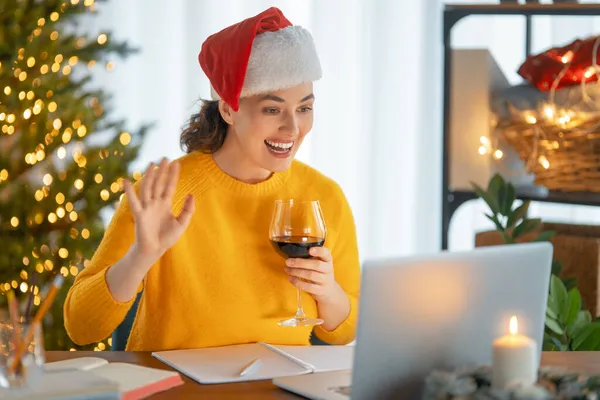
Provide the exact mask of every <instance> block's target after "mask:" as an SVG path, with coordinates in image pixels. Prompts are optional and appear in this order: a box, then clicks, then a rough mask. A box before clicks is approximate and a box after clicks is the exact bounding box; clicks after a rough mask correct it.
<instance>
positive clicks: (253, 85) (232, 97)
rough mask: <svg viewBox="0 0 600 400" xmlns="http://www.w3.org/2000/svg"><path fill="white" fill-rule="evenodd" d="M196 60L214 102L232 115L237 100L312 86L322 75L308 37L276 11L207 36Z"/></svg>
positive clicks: (266, 12)
mask: <svg viewBox="0 0 600 400" xmlns="http://www.w3.org/2000/svg"><path fill="white" fill-rule="evenodd" d="M198 61H199V62H200V66H201V67H202V70H203V71H204V73H205V74H206V76H207V77H208V79H209V80H210V83H211V92H212V98H213V100H218V99H223V100H224V101H225V102H226V103H227V104H229V106H231V107H232V108H233V109H234V110H235V111H237V110H238V108H239V101H240V98H242V97H247V96H253V95H257V94H262V93H267V92H273V91H277V90H281V89H286V88H289V87H292V86H295V85H299V84H301V83H304V82H312V81H315V80H318V79H319V78H321V74H322V72H321V64H320V62H319V57H318V56H317V51H316V49H315V45H314V43H313V39H312V36H311V34H310V33H309V32H308V31H307V30H306V29H304V28H302V27H301V26H298V25H292V23H291V22H290V21H289V20H288V19H287V18H286V17H285V16H284V15H283V13H282V12H281V10H279V9H278V8H276V7H271V8H269V9H267V10H265V11H263V12H261V13H260V14H258V15H256V16H254V17H252V18H248V19H246V20H244V21H241V22H239V23H237V24H235V25H231V26H229V27H227V28H225V29H223V30H221V31H219V32H217V33H215V34H213V35H211V36H209V37H208V38H207V39H206V41H205V42H204V43H203V44H202V49H201V51H200V54H199V55H198Z"/></svg>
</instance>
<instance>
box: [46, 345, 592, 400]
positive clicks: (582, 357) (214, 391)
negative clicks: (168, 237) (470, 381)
mask: <svg viewBox="0 0 600 400" xmlns="http://www.w3.org/2000/svg"><path fill="white" fill-rule="evenodd" d="M84 356H90V357H102V358H104V359H106V360H108V361H119V362H127V363H133V364H138V365H143V366H146V367H152V368H160V369H167V370H172V368H171V367H169V366H167V365H165V364H163V363H162V362H160V361H158V360H157V359H155V358H154V357H152V355H151V354H150V353H145V352H118V351H115V352H111V351H101V352H93V351H89V352H83V351H80V352H71V351H49V352H47V361H48V362H52V361H58V360H65V359H69V358H75V357H84ZM542 364H543V365H556V366H564V367H568V368H571V369H573V370H576V371H579V372H583V373H588V374H600V352H545V353H544V354H543V355H542ZM183 379H184V381H185V384H184V385H182V386H179V387H177V388H173V389H171V390H169V391H166V392H163V393H159V394H156V395H155V396H152V399H174V398H175V399H176V398H203V399H210V398H216V397H218V398H219V399H223V398H225V399H227V398H236V399H267V400H268V399H289V400H292V399H296V400H298V399H300V398H301V397H299V396H296V395H293V394H291V393H288V392H286V391H284V390H282V389H279V388H278V387H276V386H275V385H273V384H272V383H271V381H256V382H241V383H230V384H220V385H200V384H198V383H196V382H195V381H193V380H191V379H189V378H187V377H185V376H183Z"/></svg>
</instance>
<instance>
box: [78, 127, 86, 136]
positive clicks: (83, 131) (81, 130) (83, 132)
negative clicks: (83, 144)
mask: <svg viewBox="0 0 600 400" xmlns="http://www.w3.org/2000/svg"><path fill="white" fill-rule="evenodd" d="M86 133H87V128H86V127H85V125H81V126H79V127H78V128H77V135H78V136H79V137H84V136H85V135H86Z"/></svg>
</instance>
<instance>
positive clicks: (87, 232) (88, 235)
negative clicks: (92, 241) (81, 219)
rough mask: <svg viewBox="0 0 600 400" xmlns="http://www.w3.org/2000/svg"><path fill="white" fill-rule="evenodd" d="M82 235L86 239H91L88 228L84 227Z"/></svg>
mask: <svg viewBox="0 0 600 400" xmlns="http://www.w3.org/2000/svg"><path fill="white" fill-rule="evenodd" d="M81 237H82V238H84V239H89V237H90V231H89V230H88V229H87V228H85V229H83V230H82V231H81Z"/></svg>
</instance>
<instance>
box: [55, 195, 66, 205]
mask: <svg viewBox="0 0 600 400" xmlns="http://www.w3.org/2000/svg"><path fill="white" fill-rule="evenodd" d="M55 200H56V203H57V204H62V203H64V202H65V195H64V194H62V193H58V194H57V195H56V197H55Z"/></svg>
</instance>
